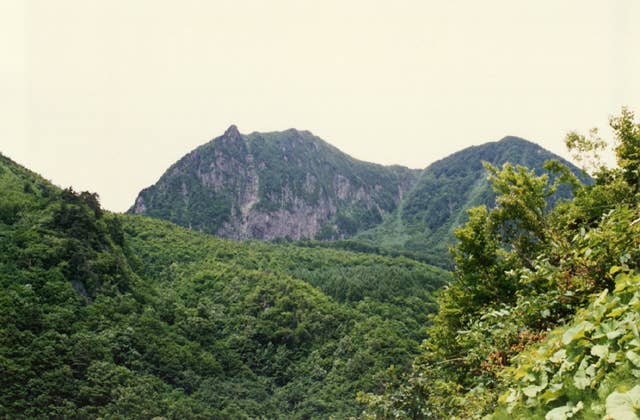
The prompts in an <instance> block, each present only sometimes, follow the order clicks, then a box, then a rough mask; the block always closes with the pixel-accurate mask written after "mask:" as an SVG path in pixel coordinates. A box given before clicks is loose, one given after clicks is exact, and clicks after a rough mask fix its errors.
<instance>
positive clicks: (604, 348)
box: [591, 344, 609, 359]
mask: <svg viewBox="0 0 640 420" xmlns="http://www.w3.org/2000/svg"><path fill="white" fill-rule="evenodd" d="M591 354H593V355H594V356H597V357H599V358H600V359H604V358H606V357H607V356H608V355H609V345H608V344H598V345H595V346H593V347H591Z"/></svg>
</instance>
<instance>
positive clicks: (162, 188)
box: [129, 126, 584, 267]
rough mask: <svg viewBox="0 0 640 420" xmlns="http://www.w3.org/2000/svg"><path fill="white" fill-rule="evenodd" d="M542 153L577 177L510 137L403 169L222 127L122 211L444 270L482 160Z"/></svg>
mask: <svg viewBox="0 0 640 420" xmlns="http://www.w3.org/2000/svg"><path fill="white" fill-rule="evenodd" d="M549 159H557V160H559V161H561V162H562V163H564V164H565V165H568V166H569V167H570V168H571V170H572V171H573V172H574V173H576V174H578V175H579V176H580V177H582V178H583V179H584V177H583V176H582V175H580V172H581V171H580V170H579V169H578V168H576V167H575V166H573V165H572V164H570V163H569V162H567V161H565V160H563V159H562V158H560V157H559V156H557V155H554V154H553V153H551V152H549V151H547V150H545V149H543V148H542V147H540V146H538V145H536V144H535V143H532V142H529V141H527V140H524V139H521V138H518V137H505V138H504V139H502V140H500V141H497V142H491V143H486V144H483V145H480V146H474V147H469V148H466V149H464V150H461V151H459V152H457V153H454V154H453V155H451V156H449V157H447V158H444V159H442V160H440V161H438V162H435V163H433V164H431V165H429V166H428V167H427V168H426V169H424V170H412V169H408V168H405V167H402V166H382V165H376V164H373V163H367V162H362V161H359V160H356V159H354V158H352V157H350V156H348V155H346V154H344V153H342V152H341V151H340V150H338V149H336V148H335V147H333V146H331V145H329V144H328V143H326V142H324V141H323V140H321V139H320V138H318V137H316V136H313V135H312V134H311V133H309V132H307V131H297V130H293V129H291V130H287V131H284V132H272V133H252V134H249V135H242V134H240V133H239V132H238V130H237V128H236V127H235V126H231V127H230V128H229V129H228V130H227V131H226V132H225V133H224V135H222V136H220V137H218V138H216V139H214V140H212V141H211V142H209V143H207V144H205V145H203V146H200V147H199V148H197V149H195V150H194V151H192V152H190V153H189V154H187V155H186V156H184V157H183V158H182V159H180V160H179V161H178V162H176V163H175V164H174V165H172V166H171V167H170V168H169V169H168V170H167V171H166V172H165V173H164V174H163V175H162V177H161V178H160V179H159V181H158V182H157V183H156V184H154V185H152V186H151V187H149V188H146V189H144V190H143V191H141V192H140V194H139V195H138V198H137V199H136V201H135V204H134V206H133V207H132V208H131V209H130V210H129V211H130V212H131V213H134V214H144V215H148V216H151V217H157V218H162V219H166V220H170V221H172V222H174V223H176V224H178V225H181V226H185V227H189V228H192V229H196V230H200V231H203V232H207V233H213V234H215V235H218V236H221V237H225V238H232V239H266V240H272V239H278V238H287V239H295V240H297V239H318V240H336V239H349V238H353V239H355V240H356V241H359V242H360V243H362V242H364V243H368V244H369V245H367V246H369V247H373V248H371V249H375V248H376V247H377V248H378V251H380V250H393V252H405V253H407V254H410V255H412V256H422V259H424V260H426V261H429V262H430V263H432V264H436V265H440V266H443V267H448V266H450V264H451V263H450V259H449V256H448V251H447V249H448V246H449V245H450V244H452V243H453V240H454V239H453V233H452V232H453V228H454V227H456V226H459V225H461V224H462V223H464V221H465V220H466V209H468V208H470V207H473V206H477V205H480V204H487V205H489V206H491V205H492V203H493V200H494V198H495V196H494V193H493V191H492V190H491V187H490V185H489V183H488V181H487V175H486V171H485V169H484V167H483V166H482V162H483V161H486V162H489V163H491V164H493V165H498V166H501V165H503V164H504V163H506V162H511V163H513V164H514V165H523V166H527V167H530V168H532V169H535V170H536V171H537V172H541V171H542V166H543V164H544V162H545V161H546V160H549ZM568 196H569V192H568V189H567V190H562V191H561V192H560V194H559V195H558V197H568ZM347 246H353V244H352V243H351V244H347ZM357 246H358V247H360V248H362V247H363V246H365V244H360V245H357ZM385 252H386V251H385Z"/></svg>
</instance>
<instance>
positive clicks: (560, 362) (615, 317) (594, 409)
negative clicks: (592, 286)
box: [500, 267, 640, 418]
mask: <svg viewBox="0 0 640 420" xmlns="http://www.w3.org/2000/svg"><path fill="white" fill-rule="evenodd" d="M620 269H621V268H620V267H615V268H614V271H618V270H620ZM638 325H640V276H637V275H635V276H631V275H628V274H621V275H619V276H618V278H617V282H616V288H615V290H614V291H613V293H609V292H608V290H604V291H603V292H601V293H600V294H599V295H598V296H597V297H596V299H595V300H594V301H593V302H592V303H591V304H590V305H589V306H588V307H587V308H586V309H584V310H581V311H579V312H578V313H577V314H576V317H575V318H574V320H573V321H572V322H571V324H569V325H567V326H564V327H562V328H558V329H557V330H554V331H552V332H551V333H550V334H549V337H548V339H547V340H545V341H544V342H543V344H542V345H540V346H538V347H536V348H534V349H530V350H529V351H527V352H523V353H522V354H520V355H519V356H518V357H516V358H515V359H514V361H513V366H512V367H510V368H509V369H507V370H506V371H505V372H504V373H503V375H504V376H505V378H506V379H505V382H506V383H507V384H509V385H510V386H509V389H508V390H507V391H506V392H505V393H504V395H503V396H502V397H501V398H500V402H501V403H502V404H504V406H506V408H505V409H506V410H507V411H508V412H509V413H511V414H515V415H516V416H517V417H530V416H531V415H532V414H533V413H536V412H540V411H547V416H550V415H551V414H552V413H558V414H555V415H557V416H559V413H560V412H562V411H564V410H567V409H568V408H569V407H573V409H572V410H575V411H580V413H581V415H582V416H584V417H594V416H603V415H606V416H610V418H633V417H634V416H635V415H637V414H638V413H639V412H640V404H638V403H639V402H640V400H638V398H639V397H640V395H638V390H640V388H638V387H637V386H636V387H635V388H633V389H631V390H629V389H630V388H631V387H632V385H633V384H634V383H637V381H638V378H640V369H639V368H640V356H639V354H640V335H638ZM626 390H629V391H628V392H627V393H625V391H626ZM636 410H638V411H636ZM624 413H626V414H624ZM559 418H560V417H559ZM561 418H566V416H565V417H561Z"/></svg>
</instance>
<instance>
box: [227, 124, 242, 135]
mask: <svg viewBox="0 0 640 420" xmlns="http://www.w3.org/2000/svg"><path fill="white" fill-rule="evenodd" d="M223 136H224V137H241V136H242V135H241V134H240V131H238V127H237V126H236V125H235V124H231V125H230V126H229V128H227V130H226V131H225V132H224V134H223Z"/></svg>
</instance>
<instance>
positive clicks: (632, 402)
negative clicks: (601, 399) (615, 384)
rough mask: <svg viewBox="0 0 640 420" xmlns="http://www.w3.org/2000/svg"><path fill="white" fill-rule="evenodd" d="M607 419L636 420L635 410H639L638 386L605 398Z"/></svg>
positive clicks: (613, 393) (639, 390)
mask: <svg viewBox="0 0 640 420" xmlns="http://www.w3.org/2000/svg"><path fill="white" fill-rule="evenodd" d="M606 406H607V417H606V418H608V419H615V420H636V419H638V415H637V413H636V410H637V409H638V408H640V385H636V386H634V387H633V388H631V389H630V390H629V391H627V392H624V393H623V392H617V391H614V392H612V393H611V394H609V396H608V397H607V403H606Z"/></svg>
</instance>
